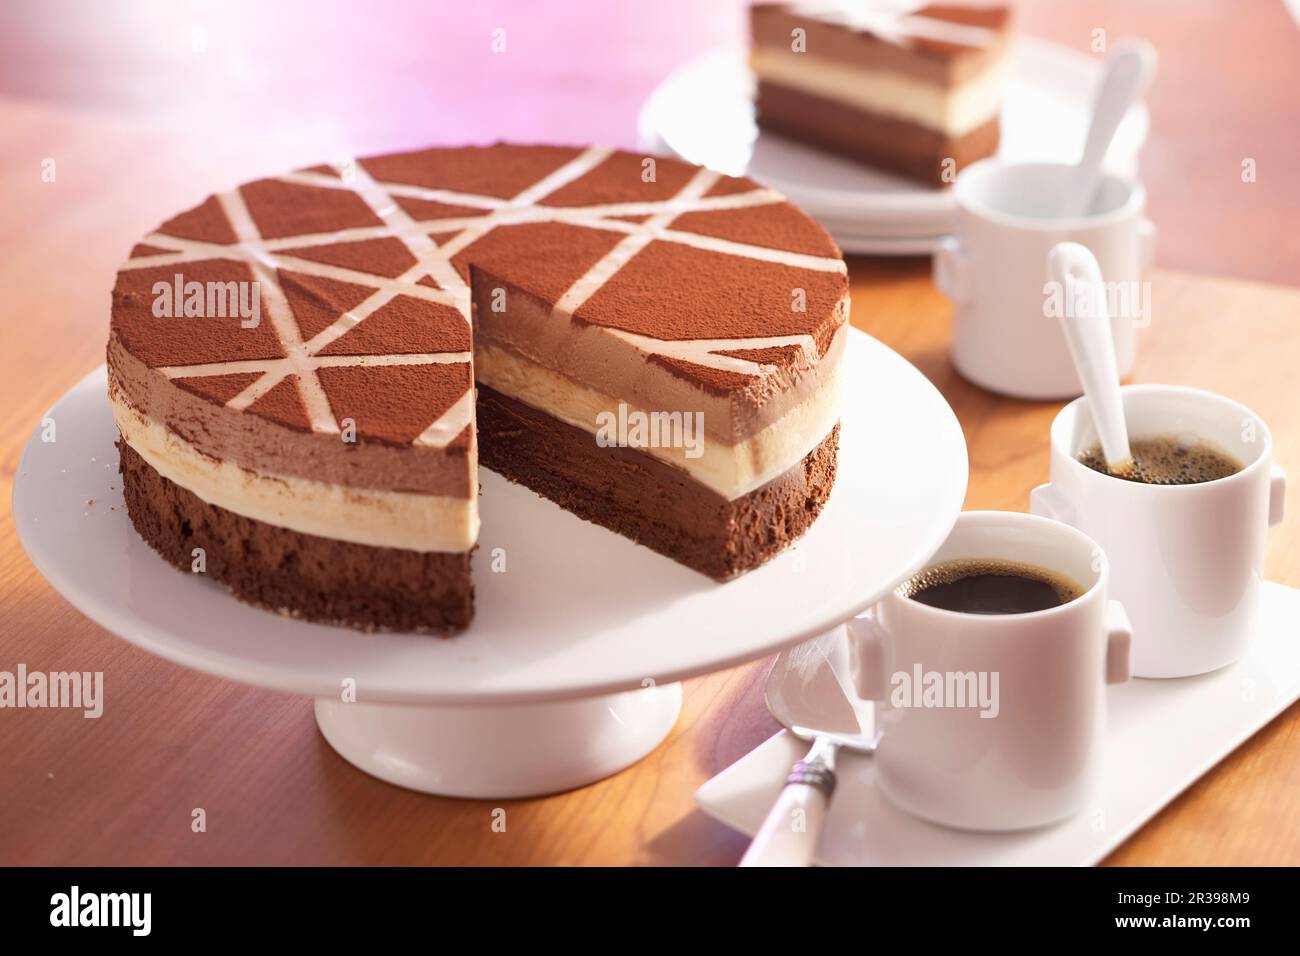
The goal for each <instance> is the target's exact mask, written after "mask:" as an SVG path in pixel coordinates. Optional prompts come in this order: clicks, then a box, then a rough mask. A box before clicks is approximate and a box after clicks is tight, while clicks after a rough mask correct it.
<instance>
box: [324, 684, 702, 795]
mask: <svg viewBox="0 0 1300 956" xmlns="http://www.w3.org/2000/svg"><path fill="white" fill-rule="evenodd" d="M681 709H682V685H681V684H665V685H663V686H662V687H659V686H654V687H646V688H643V689H640V690H630V691H623V692H621V693H617V694H605V695H602V696H598V697H584V698H580V699H578V700H564V701H557V702H555V703H539V704H504V705H497V706H463V705H462V706H423V705H404V704H367V703H360V702H357V703H344V702H343V701H341V700H337V699H335V698H332V697H317V698H316V724H317V726H319V727H320V731H321V733H322V734H323V735H324V737H325V739H326V740H327V741H328V742H329V745H330V746H331V747H333V748H334V749H335V750H336V751H338V752H339V754H341V755H342V757H343V759H345V760H347V761H348V763H350V764H352V765H353V766H355V767H358V768H360V769H361V770H364V771H365V772H366V773H369V774H372V775H374V776H376V777H378V778H379V779H381V780H386V781H388V782H389V783H395V784H397V785H398V786H400V787H408V788H410V789H412V790H421V791H423V792H425V793H436V794H441V795H443V796H448V797H475V798H484V799H486V798H511V797H535V796H540V795H542V794H547V793H556V792H558V791H561V790H572V789H573V788H575V787H581V786H584V785H586V784H589V783H593V782H595V781H597V780H600V779H602V778H604V777H608V776H609V775H610V774H612V773H617V772H618V771H619V770H622V769H623V768H624V767H629V766H631V765H632V764H634V763H636V762H637V761H638V760H640V759H641V758H642V757H644V756H645V755H646V754H648V753H649V752H650V751H652V750H654V748H655V747H657V746H658V745H659V743H660V741H662V740H663V739H664V738H665V737H667V736H668V734H669V732H670V731H671V730H672V729H673V725H674V724H675V723H676V722H677V715H678V714H679V713H680V712H681Z"/></svg>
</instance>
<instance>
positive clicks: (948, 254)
mask: <svg viewBox="0 0 1300 956" xmlns="http://www.w3.org/2000/svg"><path fill="white" fill-rule="evenodd" d="M932 268H933V276H934V284H935V285H936V286H938V287H939V291H940V292H942V293H943V294H944V295H946V296H947V297H948V298H950V299H952V301H953V302H955V303H957V304H961V303H964V302H969V301H970V297H971V282H970V255H969V254H968V253H967V252H966V248H965V247H964V246H963V245H962V242H961V240H960V239H958V238H957V237H956V236H944V237H943V238H941V239H940V240H939V241H938V243H937V244H936V245H935V247H934V263H933V266H932Z"/></svg>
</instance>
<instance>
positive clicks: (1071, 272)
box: [1047, 242, 1131, 472]
mask: <svg viewBox="0 0 1300 956" xmlns="http://www.w3.org/2000/svg"><path fill="white" fill-rule="evenodd" d="M1047 272H1048V277H1049V278H1050V279H1051V280H1052V281H1053V282H1055V283H1057V287H1058V288H1059V289H1061V291H1062V297H1063V302H1062V305H1063V308H1062V309H1061V316H1060V318H1061V329H1062V331H1064V332H1065V342H1066V345H1068V346H1069V349H1070V358H1072V359H1073V360H1074V368H1075V370H1076V371H1077V372H1078V373H1079V380H1080V381H1081V382H1082V383H1083V394H1084V395H1086V396H1087V398H1088V407H1089V409H1090V410H1091V411H1092V420H1093V424H1094V425H1095V426H1096V428H1097V437H1098V438H1099V439H1100V440H1101V450H1102V453H1103V454H1104V455H1105V456H1106V465H1107V467H1108V468H1110V470H1111V471H1112V472H1115V471H1118V470H1122V469H1123V468H1125V467H1126V466H1127V465H1128V464H1129V462H1130V460H1131V456H1130V453H1129V445H1128V428H1127V426H1126V425H1125V423H1124V400H1123V398H1122V396H1121V395H1120V390H1119V368H1118V366H1117V365H1116V362H1115V336H1114V334H1113V333H1112V332H1111V327H1110V312H1109V310H1108V309H1107V306H1106V289H1105V285H1104V284H1103V282H1102V280H1101V268H1100V267H1099V266H1098V265H1097V259H1096V257H1095V256H1093V254H1092V253H1091V252H1090V251H1088V249H1087V247H1086V246H1081V245H1079V244H1078V243H1077V242H1059V243H1057V244H1056V245H1055V246H1053V247H1052V251H1051V252H1049V253H1048V254H1047Z"/></svg>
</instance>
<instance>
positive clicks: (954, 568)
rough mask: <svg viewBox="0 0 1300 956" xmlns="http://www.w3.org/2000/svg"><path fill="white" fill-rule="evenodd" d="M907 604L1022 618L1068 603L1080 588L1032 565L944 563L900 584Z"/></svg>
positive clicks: (992, 560)
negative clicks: (911, 601) (912, 603)
mask: <svg viewBox="0 0 1300 956" xmlns="http://www.w3.org/2000/svg"><path fill="white" fill-rule="evenodd" d="M903 593H904V594H905V595H906V596H907V597H910V598H911V599H912V600H913V601H920V602H921V603H922V604H928V605H929V606H930V607H937V608H943V609H944V610H945V611H960V612H962V613H963V614H1028V613H1029V612H1030V611H1045V610H1047V609H1048V608H1052V607H1059V606H1060V605H1062V604H1066V603H1068V602H1070V601H1073V600H1074V599H1075V598H1077V597H1078V596H1079V595H1080V594H1082V593H1083V588H1081V587H1079V586H1078V585H1077V584H1075V583H1074V582H1073V581H1071V580H1069V579H1068V578H1066V577H1065V576H1064V575H1061V574H1057V573H1056V572H1054V571H1048V570H1046V569H1045V568H1040V567H1038V566H1037V565H1033V564H1024V563H1021V562H1019V561H1002V560H999V559H995V558H989V559H982V558H966V559H963V560H960V561H945V562H943V563H942V564H936V565H935V566H934V567H932V568H927V569H926V570H924V571H922V572H921V573H920V574H918V575H917V576H916V577H914V578H912V580H910V581H908V582H907V583H906V584H904V585H903Z"/></svg>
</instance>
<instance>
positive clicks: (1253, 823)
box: [0, 260, 1300, 864]
mask: <svg viewBox="0 0 1300 956" xmlns="http://www.w3.org/2000/svg"><path fill="white" fill-rule="evenodd" d="M851 269H852V274H853V280H854V284H853V314H854V321H855V324H857V325H859V326H860V327H861V328H863V329H865V330H866V331H868V332H870V333H872V334H873V335H875V336H877V337H878V338H880V339H881V340H882V341H884V342H886V343H888V344H889V345H891V346H892V347H894V348H895V349H897V350H898V351H900V352H901V353H902V354H903V355H905V356H907V357H908V358H909V359H911V360H912V361H913V362H914V363H915V364H916V365H917V366H918V367H919V368H920V369H921V370H922V371H923V372H925V373H926V375H928V376H929V377H930V379H931V380H932V381H934V382H935V384H936V385H937V386H938V387H939V388H940V390H942V392H943V393H944V395H945V396H946V397H947V399H948V401H949V402H950V403H951V404H952V406H953V408H954V409H955V410H956V412H957V415H958V417H959V418H960V420H961V423H962V427H963V429H964V431H965V434H966V440H967V442H968V444H969V446H970V457H971V481H970V490H969V492H968V494H967V499H966V507H967V508H1005V509H1012V510H1023V509H1024V508H1025V507H1026V500H1027V495H1028V493H1029V489H1030V488H1031V487H1032V486H1033V485H1035V484H1037V483H1038V482H1040V481H1042V480H1043V476H1044V475H1045V474H1046V470H1047V437H1046V436H1047V426H1048V423H1049V422H1050V420H1051V418H1052V416H1053V414H1054V413H1055V411H1056V409H1057V408H1058V407H1059V406H1058V405H1057V404H1055V403H1030V402H1018V401H1012V400H1009V399H1003V398H997V397H995V396H993V395H991V394H989V393H988V392H985V391H982V390H980V389H978V388H976V387H974V386H972V385H970V384H968V383H966V382H965V381H963V380H962V379H960V378H959V377H958V376H957V375H956V373H955V372H953V370H952V367H951V365H950V364H949V361H948V358H947V341H948V337H949V330H950V322H949V313H950V309H949V306H948V304H947V303H946V300H944V299H943V298H942V297H941V296H940V295H939V294H938V293H937V292H936V291H935V290H934V288H933V286H932V285H931V283H930V281H929V273H928V264H927V263H926V262H925V261H924V260H916V261H910V260H904V261H902V262H901V263H900V262H881V261H878V260H859V261H855V262H853V263H852V266H851ZM5 278H6V285H9V284H11V283H12V280H13V278H14V277H13V273H12V271H11V270H8V269H6V276H5ZM27 288H28V291H29V295H30V297H31V301H32V302H33V303H36V302H37V301H38V300H39V297H40V295H41V294H42V291H41V287H40V285H39V284H38V283H33V284H31V285H30V286H28V287H27ZM1153 300H1154V321H1153V324H1152V326H1151V328H1150V329H1149V330H1147V331H1146V332H1145V333H1144V339H1143V342H1142V357H1141V360H1140V364H1139V367H1138V371H1137V373H1136V375H1135V376H1134V379H1135V380H1136V381H1147V382H1174V383H1183V384H1196V385H1200V386H1203V387H1206V388H1210V389H1214V390H1216V391H1221V392H1225V393H1227V394H1229V395H1232V396H1233V397H1235V398H1238V399H1240V400H1241V401H1244V402H1245V403H1246V404H1248V405H1250V406H1251V407H1253V408H1255V409H1256V410H1257V411H1258V412H1259V413H1260V414H1261V415H1262V416H1263V417H1264V418H1265V419H1266V420H1267V421H1268V422H1269V423H1270V424H1271V426H1272V428H1273V431H1274V434H1275V435H1276V439H1277V458H1278V460H1279V461H1280V462H1281V463H1282V464H1283V466H1284V467H1285V468H1287V469H1288V470H1289V471H1290V473H1291V474H1292V475H1300V401H1297V387H1296V372H1297V369H1296V359H1297V357H1300V321H1297V316H1300V292H1298V291H1295V290H1291V289H1285V288H1280V287H1276V286H1266V285H1257V284H1250V283H1243V282H1235V281H1229V280H1210V279H1199V278H1194V277H1192V276H1188V275H1184V274H1180V273H1172V272H1171V273H1162V274H1160V275H1158V276H1157V277H1156V279H1155V287H1154V295H1153ZM33 307H35V306H33ZM76 324H77V325H79V326H80V327H82V328H84V329H93V326H94V321H93V320H92V319H90V318H88V317H87V318H85V319H82V320H79V321H78V322H77V323H76ZM11 334H16V335H17V336H18V337H19V340H20V342H26V341H27V340H29V339H32V340H38V341H40V342H42V343H44V344H45V345H46V346H47V347H49V348H51V349H54V350H57V351H59V352H61V353H62V354H61V355H60V356H58V357H52V359H51V361H50V363H49V364H47V365H43V366H36V365H28V366H26V368H15V369H11V370H10V372H9V375H7V376H6V380H5V382H4V384H3V388H4V394H5V398H6V401H5V402H4V403H3V406H2V411H0V414H3V415H4V418H5V426H6V427H5V428H4V430H3V432H0V435H3V437H2V438H0V460H2V461H3V462H4V471H3V476H4V484H5V488H4V489H3V490H2V493H3V495H4V498H5V500H8V497H9V490H8V488H9V485H10V483H11V482H12V478H13V474H14V469H15V467H16V464H17V457H18V453H19V449H20V447H21V445H22V443H23V442H24V441H25V439H26V436H27V434H28V431H29V429H30V428H31V427H32V425H33V423H35V422H36V421H37V420H38V419H39V416H40V413H41V411H42V410H43V408H44V407H45V406H46V405H48V404H49V403H50V401H51V400H52V399H53V398H54V397H55V396H56V395H57V394H59V393H60V392H61V391H62V389H64V388H65V387H66V386H67V385H69V384H71V383H72V382H73V381H75V380H76V379H77V378H79V377H80V376H81V374H83V373H84V371H86V370H87V369H88V368H90V367H91V366H92V365H93V364H94V362H95V361H96V359H97V352H98V350H99V347H100V343H99V341H98V338H97V336H95V335H94V334H92V333H90V332H88V333H87V335H86V337H85V338H78V339H74V338H72V330H70V329H49V328H48V327H46V328H42V327H41V326H40V325H38V324H35V323H33V324H31V325H26V326H22V327H20V328H19V329H18V330H16V331H15V332H14V333H11ZM65 338H66V340H67V346H66V352H62V349H60V348H59V346H60V343H62V342H63V341H64V339H65ZM895 411H896V410H893V409H882V410H881V414H894V413H895ZM869 546H870V543H869V541H864V547H869ZM1267 573H1268V576H1269V577H1270V578H1271V579H1273V580H1276V581H1282V582H1284V583H1288V584H1292V585H1300V520H1297V518H1296V517H1295V516H1292V517H1291V518H1290V520H1288V521H1287V522H1286V523H1285V524H1284V525H1283V526H1282V527H1281V528H1279V529H1277V530H1275V531H1274V532H1273V534H1272V537H1271V545H1270V551H1269V558H1268V564H1267ZM0 587H3V594H4V597H3V604H4V606H3V612H2V617H0V620H3V622H4V624H3V635H2V636H0V667H2V668H5V669H10V670H12V669H13V668H14V667H16V665H17V663H18V662H20V661H22V662H25V663H26V664H27V666H28V668H29V670H67V669H75V670H102V671H104V673H105V684H106V706H105V712H104V716H103V717H101V718H100V719H98V720H86V719H84V718H82V717H81V715H80V713H78V712H70V711H34V710H30V711H2V712H0V755H3V756H0V761H2V762H3V776H0V791H2V792H3V795H2V797H0V863H254V862H261V863H403V864H404V863H439V864H527V863H547V864H569V863H593V864H594V863H604V864H621V863H672V864H730V863H733V862H735V860H736V859H738V858H739V856H740V853H741V852H742V850H743V847H744V842H745V841H744V840H743V839H742V838H741V837H739V836H738V835H736V834H734V833H732V832H730V831H729V830H727V829H726V828H725V827H723V826H721V825H720V824H716V823H714V822H712V821H711V820H709V819H707V818H705V817H704V816H703V815H702V814H700V813H699V812H697V811H695V810H694V809H693V808H692V803H691V794H692V793H693V791H694V790H695V788H696V787H697V786H699V785H700V784H701V783H702V782H703V781H704V780H706V779H707V778H708V777H709V776H711V775H712V774H714V773H716V772H717V771H719V770H721V769H722V768H724V767H726V766H727V765H728V764H730V763H731V762H732V761H734V760H735V759H737V758H738V757H740V756H741V755H742V754H744V753H745V752H747V751H748V750H749V749H751V748H752V747H754V746H755V745H757V744H758V743H760V742H761V741H762V740H764V739H765V738H766V737H767V736H769V735H770V734H772V733H773V732H775V730H776V729H777V728H776V726H775V724H774V723H773V721H772V720H771V718H770V717H769V716H768V715H767V713H766V711H765V710H764V708H763V703H762V680H763V676H764V674H765V671H766V662H758V663H754V664H750V665H746V666H743V667H738V668H735V669H733V670H729V671H725V672H723V673H719V674H714V675H710V676H708V677H704V678H700V679H696V680H692V681H688V682H687V683H686V695H685V696H686V702H685V707H684V710H683V713H682V717H681V720H680V722H679V723H678V725H677V728H676V729H675V730H674V732H673V734H672V736H671V737H670V738H669V739H668V740H667V741H666V742H665V743H664V744H663V745H661V746H660V747H659V748H658V749H657V750H656V751H655V752H654V753H653V754H651V755H650V756H649V757H648V758H646V760H644V761H643V762H642V763H640V764H638V765H637V766H636V767H634V768H632V769H630V770H627V771H625V772H623V773H621V774H619V775H617V776H615V777H613V778H611V779H609V780H606V781H604V782H602V783H598V784H596V785H594V786H591V787H587V788H585V789H583V790H579V791H576V792H573V793H569V794H563V795H560V796H555V797H548V798H545V799H538V800H512V801H506V802H504V803H502V804H500V805H501V806H504V807H505V808H506V811H507V828H506V832H505V833H498V832H495V831H494V830H493V829H492V816H491V813H492V811H493V809H494V808H495V807H496V806H497V804H494V803H491V802H481V801H462V800H449V799H441V798H435V797H428V796H422V795H419V794H415V793H410V792H407V791H404V790H400V789H398V788H396V787H392V786H389V785H387V784H384V783H380V782H379V781H377V780H374V779H372V778H370V777H367V776H366V775H364V774H362V773H360V772H358V771H356V770H354V769H353V768H352V767H350V766H349V765H348V764H346V763H345V762H344V761H343V760H342V758H340V757H338V756H337V755H336V754H335V753H334V752H333V751H332V750H331V749H330V748H329V746H328V745H327V744H326V743H325V742H324V741H323V740H322V739H321V737H320V735H319V734H318V733H317V732H316V728H315V724H314V722H313V718H312V709H311V702H310V701H309V700H307V699H302V698H296V697H290V696H285V695H281V694H275V693H270V692H266V691H261V690H255V689H251V688H247V687H241V686H237V685H234V684H230V683H227V682H225V681H221V680H217V679H214V678H210V677H207V676H204V675H201V674H196V673H193V672H190V671H187V670H184V669H182V668H179V667H176V666H174V665H172V664H168V663H166V662H163V661H160V660H157V659H155V658H152V657H150V656H149V655H147V654H145V653H143V652H142V651H139V650H136V649H135V648H134V647H132V646H130V645H128V644H126V643H125V642H123V641H120V640H117V639H116V638H114V637H112V636H111V635H109V634H108V633H106V632H105V631H103V630H101V629H100V628H99V627H97V626H95V625H93V624H91V623H90V622H89V621H87V620H86V619H85V618H83V617H81V615H79V614H78V613H77V612H76V611H73V610H72V609H71V608H70V607H68V606H67V605H66V604H65V603H64V602H63V601H62V600H61V599H60V598H59V596H58V595H57V594H55V593H54V592H53V591H52V590H51V588H50V587H49V585H47V584H46V583H45V582H44V580H42V579H41V578H40V576H39V575H37V574H36V572H35V571H34V570H33V569H32V567H31V565H30V564H29V563H28V561H27V559H26V557H25V556H24V555H23V553H22V550H21V548H20V546H19V545H18V543H17V541H16V539H15V535H14V529H13V521H12V518H11V517H10V516H9V515H8V514H7V513H6V514H5V516H4V518H3V522H2V523H0ZM1298 738H1300V707H1293V708H1291V709H1290V710H1289V711H1287V712H1286V713H1285V714H1284V715H1283V716H1281V717H1279V718H1278V719H1276V720H1275V721H1273V723H1272V724H1270V725H1269V727H1268V728H1267V729H1265V730H1264V731H1262V732H1261V733H1259V734H1257V735H1256V736H1255V737H1254V738H1253V739H1252V740H1251V741H1250V742H1249V743H1247V744H1246V745H1245V746H1243V747H1242V748H1241V749H1240V750H1238V751H1237V752H1236V753H1235V754H1234V755H1233V756H1232V757H1230V758H1228V759H1227V760H1226V761H1225V762H1224V763H1223V764H1221V765H1220V766H1219V767H1218V768H1217V769H1216V770H1214V771H1212V772H1211V773H1210V774H1208V775H1207V776H1206V777H1205V778H1204V779H1202V780H1201V781H1200V782H1199V783H1198V784H1196V785H1195V786H1194V787H1193V788H1192V789H1191V790H1190V791H1189V792H1188V793H1187V794H1185V795H1184V796H1183V797H1181V798H1180V799H1179V800H1177V801H1176V802H1175V803H1174V804H1173V805H1172V806H1171V807H1170V808H1169V809H1168V810H1166V811H1165V812H1164V813H1162V814H1161V815H1160V816H1159V817H1158V818H1157V819H1156V820H1155V821H1154V822H1152V823H1151V824H1149V825H1148V826H1147V827H1145V828H1144V829H1143V830H1142V831H1140V832H1139V833H1138V834H1137V836H1135V837H1134V838H1133V839H1131V840H1129V841H1128V843H1126V844H1125V845H1124V846H1123V847H1122V848H1121V849H1120V850H1119V851H1118V852H1117V853H1116V854H1115V855H1114V857H1113V860H1114V862H1117V863H1130V864H1155V863H1169V864H1209V863H1274V864H1282V863H1296V862H1300V739H1298ZM196 807H202V808H203V809H204V810H206V812H207V820H208V829H207V832H206V833H201V834H195V833H192V832H191V831H190V819H191V812H192V810H193V809H194V808H196Z"/></svg>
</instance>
